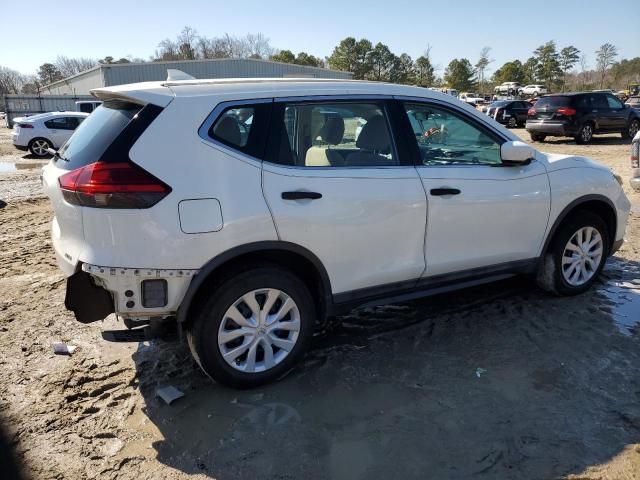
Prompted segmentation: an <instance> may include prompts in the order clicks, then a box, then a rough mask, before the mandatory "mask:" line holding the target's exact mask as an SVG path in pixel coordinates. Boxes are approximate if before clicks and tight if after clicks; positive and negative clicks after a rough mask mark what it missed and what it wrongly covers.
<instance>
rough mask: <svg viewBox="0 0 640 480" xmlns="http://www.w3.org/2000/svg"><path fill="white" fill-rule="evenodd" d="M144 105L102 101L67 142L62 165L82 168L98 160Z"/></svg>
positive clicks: (62, 154) (60, 156)
mask: <svg viewBox="0 0 640 480" xmlns="http://www.w3.org/2000/svg"><path fill="white" fill-rule="evenodd" d="M141 108H142V107H141V106H140V105H135V104H133V103H127V102H122V101H119V100H111V101H108V102H105V103H103V104H102V105H101V106H99V107H98V108H96V109H95V110H94V111H93V113H92V114H91V115H89V116H88V117H87V118H86V120H85V121H84V122H82V123H81V124H80V126H79V127H78V128H77V129H76V131H75V132H74V134H73V135H72V136H71V138H70V139H69V140H68V141H67V143H65V144H64V145H63V146H62V148H61V149H60V151H59V152H58V157H59V158H60V159H62V160H65V162H64V163H63V164H62V163H61V162H57V163H58V164H59V165H58V166H59V167H61V168H70V169H74V168H79V167H83V166H85V165H89V164H90V163H94V162H97V161H98V160H100V157H101V156H102V154H103V153H104V152H105V150H106V149H107V147H109V145H111V143H113V141H114V140H115V139H116V137H117V136H118V135H120V132H122V130H124V127H126V126H127V124H128V123H129V121H130V120H131V119H132V118H133V117H134V116H135V115H136V114H137V113H138V112H139V111H140V109H141Z"/></svg>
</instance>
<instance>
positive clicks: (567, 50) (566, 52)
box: [559, 45, 580, 92]
mask: <svg viewBox="0 0 640 480" xmlns="http://www.w3.org/2000/svg"><path fill="white" fill-rule="evenodd" d="M579 60H580V50H578V49H577V48H576V47H574V46H573V45H569V46H568V47H564V48H563V49H562V50H560V57H559V61H560V68H561V69H562V91H563V92H564V88H565V85H566V84H567V72H568V71H569V70H571V69H572V68H573V67H574V66H575V64H576V63H578V61H579Z"/></svg>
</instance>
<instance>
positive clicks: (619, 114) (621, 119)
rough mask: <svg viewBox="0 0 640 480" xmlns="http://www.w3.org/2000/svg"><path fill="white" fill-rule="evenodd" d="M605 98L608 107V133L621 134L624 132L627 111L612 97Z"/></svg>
mask: <svg viewBox="0 0 640 480" xmlns="http://www.w3.org/2000/svg"><path fill="white" fill-rule="evenodd" d="M606 97H607V106H608V107H609V110H608V112H607V116H608V123H609V125H610V127H609V129H610V131H614V132H622V131H623V130H626V128H627V117H628V115H629V111H628V110H627V109H626V108H625V107H624V104H623V103H622V102H621V101H620V100H619V99H618V98H616V97H614V96H613V95H607V96H606Z"/></svg>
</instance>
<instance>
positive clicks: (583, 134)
mask: <svg viewBox="0 0 640 480" xmlns="http://www.w3.org/2000/svg"><path fill="white" fill-rule="evenodd" d="M575 139H576V143H577V144H578V145H586V144H587V143H589V142H590V141H591V140H592V139H593V124H591V123H589V122H587V123H585V124H584V125H582V127H580V130H578V134H577V135H576V136H575Z"/></svg>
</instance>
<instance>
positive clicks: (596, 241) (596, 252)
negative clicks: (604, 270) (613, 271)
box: [562, 227, 604, 287]
mask: <svg viewBox="0 0 640 480" xmlns="http://www.w3.org/2000/svg"><path fill="white" fill-rule="evenodd" d="M603 245H604V243H603V241H602V235H601V234H600V232H599V231H598V230H597V229H595V228H593V227H582V228H580V229H579V230H578V231H577V232H576V233H574V234H573V235H572V236H571V238H570V239H569V241H568V242H567V245H566V246H565V247H564V252H563V253H562V276H563V277H564V280H565V281H566V282H567V283H568V284H569V285H571V286H574V287H579V286H581V285H584V284H585V283H587V282H588V281H589V280H591V279H592V278H593V276H594V275H595V274H596V271H597V270H598V268H599V267H600V262H601V261H602V255H603Z"/></svg>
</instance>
